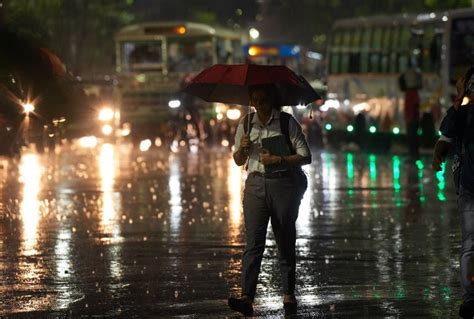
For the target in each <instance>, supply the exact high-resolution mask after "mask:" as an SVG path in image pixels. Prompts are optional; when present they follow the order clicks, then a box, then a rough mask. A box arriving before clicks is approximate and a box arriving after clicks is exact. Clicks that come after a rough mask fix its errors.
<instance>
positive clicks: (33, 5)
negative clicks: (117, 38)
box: [5, 0, 133, 74]
mask: <svg viewBox="0 0 474 319" xmlns="http://www.w3.org/2000/svg"><path fill="white" fill-rule="evenodd" d="M132 4H133V1H131V0H114V1H101V0H88V1H82V0H16V1H9V2H6V3H5V6H6V8H5V9H6V16H7V19H8V20H7V22H9V24H10V25H11V26H12V27H13V28H14V29H16V30H18V32H20V33H25V34H28V35H29V36H30V37H31V38H35V39H36V40H37V41H39V42H41V43H43V45H45V46H47V47H50V48H52V49H53V50H54V51H55V52H57V54H58V55H59V56H60V57H61V58H62V59H63V60H64V61H65V62H66V64H67V65H68V67H69V68H70V69H71V70H72V71H73V72H75V73H77V74H81V73H84V72H87V73H91V72H96V73H99V74H100V73H102V74H103V73H104V72H110V70H113V68H112V66H113V64H114V34H115V32H116V31H117V30H118V28H120V27H121V26H123V25H125V24H128V23H130V22H131V21H132V20H133V16H132V14H130V13H129V11H128V10H127V9H129V8H130V6H131V5H132Z"/></svg>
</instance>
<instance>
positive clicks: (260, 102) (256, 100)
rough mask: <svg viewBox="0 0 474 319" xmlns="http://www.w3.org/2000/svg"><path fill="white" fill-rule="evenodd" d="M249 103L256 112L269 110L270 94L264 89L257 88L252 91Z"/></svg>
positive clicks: (270, 108) (270, 107)
mask: <svg viewBox="0 0 474 319" xmlns="http://www.w3.org/2000/svg"><path fill="white" fill-rule="evenodd" d="M250 103H251V104H252V106H253V107H255V109H256V110H257V112H264V113H267V112H270V111H271V110H272V99H271V96H269V94H268V93H267V92H265V91H264V90H257V91H254V92H252V95H251V98H250Z"/></svg>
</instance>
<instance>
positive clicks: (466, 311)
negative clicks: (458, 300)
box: [459, 301, 474, 319]
mask: <svg viewBox="0 0 474 319" xmlns="http://www.w3.org/2000/svg"><path fill="white" fill-rule="evenodd" d="M459 316H460V317H462V318H470V319H472V317H474V301H467V302H463V303H462V304H461V305H460V306H459Z"/></svg>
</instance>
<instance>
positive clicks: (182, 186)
mask: <svg viewBox="0 0 474 319" xmlns="http://www.w3.org/2000/svg"><path fill="white" fill-rule="evenodd" d="M306 171H307V172H308V175H309V188H308V191H307V193H306V195H305V197H304V199H303V201H302V204H301V208H300V214H299V218H298V222H297V227H298V241H297V249H298V255H299V256H300V258H299V261H298V269H297V287H298V291H297V295H298V299H299V300H300V305H301V307H300V309H299V311H300V314H301V315H305V316H320V317H348V316H359V317H364V316H366V317H390V316H400V317H409V316H421V317H427V318H432V317H440V318H446V317H450V316H453V317H455V316H456V312H457V305H458V304H459V302H460V296H461V292H460V287H459V284H458V277H459V262H458V256H459V251H460V233H459V226H458V223H459V219H458V216H457V214H456V210H455V196H454V191H453V188H452V182H451V176H450V173H449V172H443V173H440V174H434V173H432V172H431V171H430V167H429V159H428V158H426V159H423V160H422V161H419V162H417V163H416V165H415V164H409V163H407V162H406V158H405V157H403V156H379V155H370V154H361V153H352V154H351V153H342V152H341V153H327V152H315V153H314V161H313V164H312V165H311V166H308V167H306ZM444 178H446V181H445V179H444ZM0 179H1V180H0V190H1V191H0V199H1V206H0V274H1V278H2V282H3V284H2V286H1V288H0V295H1V297H0V315H15V314H16V315H18V314H20V315H21V314H24V313H30V314H46V313H50V314H55V315H59V316H61V315H64V316H67V315H72V316H79V315H83V316H88V315H105V316H113V317H115V316H119V315H122V316H124V317H143V316H146V315H154V316H173V315H177V316H178V315H197V316H199V315H204V314H207V315H211V316H229V317H235V316H236V314H235V313H233V312H231V311H229V310H228V309H227V305H226V300H227V296H228V295H229V293H233V294H238V292H239V288H238V287H239V272H240V257H241V254H242V252H243V245H244V232H243V218H242V214H241V201H242V196H241V192H242V189H243V187H242V183H243V181H244V180H245V173H244V172H242V171H241V169H240V168H238V167H237V166H235V165H234V164H233V161H232V158H231V155H230V152H226V151H205V152H201V153H198V154H193V153H190V154H187V153H177V154H169V153H167V152H164V151H157V150H155V151H151V152H148V153H140V154H137V153H136V152H134V151H132V150H131V149H130V148H127V147H125V146H122V147H120V148H119V147H117V146H113V145H108V144H106V145H102V146H98V147H97V149H96V150H74V149H71V150H67V151H64V152H61V153H59V154H48V155H41V156H38V155H36V154H24V155H23V157H22V158H21V159H20V160H16V161H13V160H5V159H4V160H2V168H1V170H0ZM268 236H269V237H268V243H267V244H268V245H267V249H266V251H265V258H264V261H263V263H262V274H261V276H260V282H261V283H260V284H259V286H258V298H257V300H256V306H255V307H256V311H257V314H258V315H281V314H282V309H281V308H282V304H281V297H280V290H279V277H278V274H279V271H278V268H277V267H278V264H277V262H276V261H277V248H276V243H275V241H274V239H273V235H272V233H271V232H269V235H268Z"/></svg>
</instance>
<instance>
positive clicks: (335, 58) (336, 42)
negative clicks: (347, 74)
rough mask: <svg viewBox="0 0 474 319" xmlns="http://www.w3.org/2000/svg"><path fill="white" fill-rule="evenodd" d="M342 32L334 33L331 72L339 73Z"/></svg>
mask: <svg viewBox="0 0 474 319" xmlns="http://www.w3.org/2000/svg"><path fill="white" fill-rule="evenodd" d="M341 38H342V33H341V32H337V33H336V34H335V35H334V38H333V42H332V46H331V62H330V65H329V67H330V69H329V71H330V73H339V72H340V71H339V59H340V50H341V48H340V45H341Z"/></svg>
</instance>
